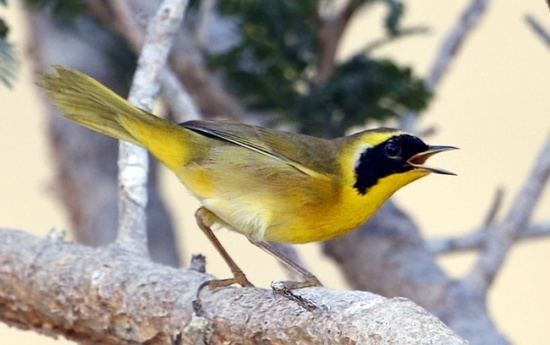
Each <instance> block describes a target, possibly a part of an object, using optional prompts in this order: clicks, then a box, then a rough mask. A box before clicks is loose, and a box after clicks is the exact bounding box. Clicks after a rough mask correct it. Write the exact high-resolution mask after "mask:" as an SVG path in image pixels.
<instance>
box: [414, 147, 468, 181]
mask: <svg viewBox="0 0 550 345" xmlns="http://www.w3.org/2000/svg"><path fill="white" fill-rule="evenodd" d="M449 150H458V147H454V146H428V149H427V150H426V151H424V152H420V153H417V154H415V155H414V156H412V157H411V158H410V159H409V160H408V161H407V163H408V164H409V165H410V166H412V167H414V168H416V169H422V170H426V171H429V172H433V173H436V174H443V175H456V174H455V173H453V172H450V171H447V170H443V169H439V168H432V167H429V166H426V165H424V163H425V162H426V160H427V159H428V158H430V157H431V156H433V155H435V154H436V153H439V152H443V151H449Z"/></svg>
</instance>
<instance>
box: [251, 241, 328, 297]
mask: <svg viewBox="0 0 550 345" xmlns="http://www.w3.org/2000/svg"><path fill="white" fill-rule="evenodd" d="M248 240H249V241H250V242H251V243H252V244H254V245H255V246H257V247H259V248H261V249H263V250H264V251H266V252H268V253H269V254H271V255H272V256H274V257H275V258H277V260H279V261H280V262H282V263H283V264H285V266H287V267H288V268H289V269H291V270H292V271H294V272H296V273H298V274H299V275H300V276H302V278H303V279H304V280H303V281H301V282H297V281H282V282H280V284H283V286H284V287H285V288H286V289H288V290H293V289H302V288H306V287H311V286H323V284H321V282H320V281H319V279H317V277H316V276H314V275H313V274H312V273H311V272H309V271H308V270H306V269H305V268H303V267H302V266H300V265H298V264H297V263H295V262H294V261H292V259H290V258H289V257H288V256H286V255H285V254H283V253H281V252H280V251H279V250H278V249H277V248H275V247H274V246H273V245H272V244H270V243H269V242H265V241H261V240H257V239H255V238H252V237H248Z"/></svg>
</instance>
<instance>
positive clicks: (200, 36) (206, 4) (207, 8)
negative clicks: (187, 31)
mask: <svg viewBox="0 0 550 345" xmlns="http://www.w3.org/2000/svg"><path fill="white" fill-rule="evenodd" d="M217 5H218V1H217V0H203V1H201V2H200V4H199V11H198V18H197V28H196V30H195V32H194V36H195V40H196V42H197V45H198V46H199V48H200V49H201V50H204V48H205V47H206V45H207V40H208V37H207V33H208V29H209V27H210V25H211V24H212V20H213V19H214V14H215V10H216V7H217Z"/></svg>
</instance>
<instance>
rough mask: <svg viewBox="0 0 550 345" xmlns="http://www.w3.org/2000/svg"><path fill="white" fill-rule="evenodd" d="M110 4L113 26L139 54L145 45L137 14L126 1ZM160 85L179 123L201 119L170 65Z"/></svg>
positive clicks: (161, 76)
mask: <svg viewBox="0 0 550 345" xmlns="http://www.w3.org/2000/svg"><path fill="white" fill-rule="evenodd" d="M109 4H110V6H111V9H112V10H113V13H114V15H115V18H114V21H113V25H114V26H115V28H116V29H117V31H118V32H119V33H120V34H121V35H122V36H123V37H124V38H125V39H126V41H127V42H128V43H129V44H130V46H131V47H132V49H133V50H134V51H135V52H139V51H140V50H141V47H142V45H143V39H144V38H143V30H142V29H141V27H140V25H139V24H138V23H137V21H136V20H135V13H134V11H133V10H132V8H131V7H130V5H129V3H128V2H127V1H125V0H111V1H110V2H109ZM160 84H161V91H162V96H163V98H164V100H165V101H166V103H167V104H168V105H169V107H170V109H171V110H172V113H173V114H174V118H175V119H176V120H177V121H179V122H183V121H186V120H198V119H200V118H201V115H200V114H199V111H198V110H197V107H196V106H195V104H194V102H193V100H192V99H191V97H190V96H189V93H188V92H187V90H185V87H184V86H183V85H182V83H181V82H180V81H179V79H178V77H177V75H176V74H175V73H174V71H173V70H172V68H170V66H169V65H166V66H164V70H163V71H162V73H161V75H160Z"/></svg>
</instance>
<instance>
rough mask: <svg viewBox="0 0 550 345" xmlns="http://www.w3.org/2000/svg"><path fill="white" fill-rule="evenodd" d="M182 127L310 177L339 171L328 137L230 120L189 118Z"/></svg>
mask: <svg viewBox="0 0 550 345" xmlns="http://www.w3.org/2000/svg"><path fill="white" fill-rule="evenodd" d="M180 126H182V127H184V128H187V129H189V130H192V131H194V132H197V133H199V134H202V135H205V136H207V137H211V138H215V139H219V140H224V141H226V142H230V143H232V144H235V145H239V146H241V147H243V148H246V149H249V150H252V151H254V152H257V153H259V154H262V155H265V156H268V157H271V158H273V159H276V160H279V161H281V162H284V163H285V164H288V165H289V166H291V167H293V168H295V169H296V170H298V171H299V172H301V173H304V174H307V175H310V176H316V177H320V176H325V177H326V176H327V175H332V174H334V173H335V172H336V164H335V163H336V162H335V155H336V153H335V150H334V148H333V147H332V146H331V145H330V141H328V140H325V139H321V138H316V137H312V136H307V135H303V134H296V133H289V132H283V131H276V130H272V129H268V128H263V127H258V126H251V125H245V124H242V123H237V122H227V121H188V122H184V123H182V124H180Z"/></svg>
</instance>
